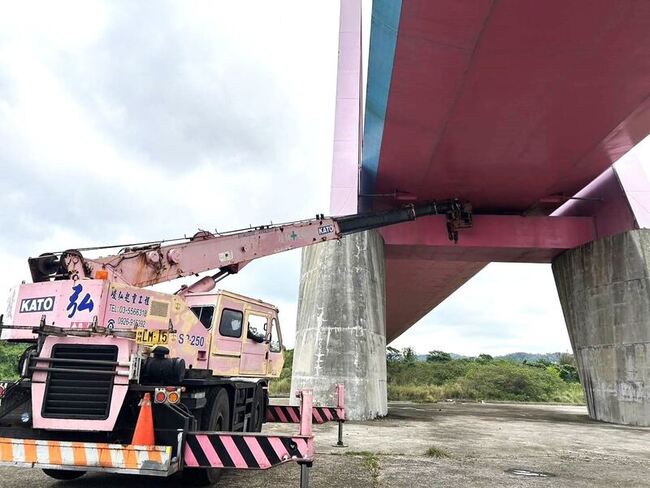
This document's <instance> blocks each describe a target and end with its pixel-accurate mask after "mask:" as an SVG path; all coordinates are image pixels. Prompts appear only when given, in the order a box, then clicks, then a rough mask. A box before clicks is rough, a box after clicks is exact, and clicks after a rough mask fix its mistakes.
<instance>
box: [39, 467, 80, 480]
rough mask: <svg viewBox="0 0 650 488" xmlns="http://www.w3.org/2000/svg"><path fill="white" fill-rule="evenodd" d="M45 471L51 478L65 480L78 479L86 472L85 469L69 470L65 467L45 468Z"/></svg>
mask: <svg viewBox="0 0 650 488" xmlns="http://www.w3.org/2000/svg"><path fill="white" fill-rule="evenodd" d="M43 473H45V474H46V475H48V476H49V477H50V478H54V479H55V480H63V481H69V480H76V479H77V478H81V477H82V476H83V475H84V474H86V472H85V471H67V470H65V469H44V470H43Z"/></svg>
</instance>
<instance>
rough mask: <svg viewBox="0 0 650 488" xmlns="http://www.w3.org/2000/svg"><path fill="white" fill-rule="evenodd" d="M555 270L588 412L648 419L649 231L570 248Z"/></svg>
mask: <svg viewBox="0 0 650 488" xmlns="http://www.w3.org/2000/svg"><path fill="white" fill-rule="evenodd" d="M553 273H554V275H555V282H556V284H557V289H558V294H559V296H560V301H561V303H562V309H563V311H564V317H565V319H566V324H567V328H568V330H569V337H570V338H571V343H572V346H573V352H574V354H575V357H576V360H577V363H578V368H579V371H580V378H581V381H582V385H583V387H584V390H585V395H586V398H587V406H588V408H589V416H590V417H591V418H593V419H596V420H603V421H605V422H613V423H619V424H628V425H640V426H650V231H649V230H632V231H628V232H624V233H622V234H617V235H615V236H612V237H606V238H603V239H599V240H597V241H595V242H592V243H590V244H586V245H584V246H581V247H579V248H576V249H573V250H571V251H567V252H565V253H564V254H562V255H560V256H559V257H558V258H556V259H555V261H554V262H553Z"/></svg>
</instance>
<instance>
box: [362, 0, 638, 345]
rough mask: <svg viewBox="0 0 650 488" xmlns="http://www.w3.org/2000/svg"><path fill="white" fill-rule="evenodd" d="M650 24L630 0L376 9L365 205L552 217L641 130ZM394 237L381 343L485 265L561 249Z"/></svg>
mask: <svg viewBox="0 0 650 488" xmlns="http://www.w3.org/2000/svg"><path fill="white" fill-rule="evenodd" d="M400 3H401V8H399V6H398V4H400ZM648 25H650V3H648V2H637V1H633V0H622V1H620V2H611V1H607V0H600V1H593V0H569V1H567V0H548V1H544V2H539V1H536V0H523V1H522V0H509V1H508V0H505V1H500V2H495V1H492V0H474V1H463V2H458V1H456V0H437V1H430V0H408V1H407V0H404V1H403V2H390V1H381V0H378V1H376V2H375V5H374V7H373V21H372V30H371V46H370V61H369V73H368V87H367V105H366V119H365V133H364V151H363V165H362V172H361V182H360V184H361V197H360V203H361V206H362V207H364V208H378V207H379V208H380V207H382V206H394V205H397V204H399V203H400V202H401V203H408V201H412V200H419V201H423V200H431V199H442V198H451V197H459V198H463V199H466V200H468V201H470V202H472V204H473V205H474V208H475V210H476V212H477V213H481V214H488V215H496V216H501V215H519V216H540V215H549V214H551V213H552V212H553V211H554V210H555V209H556V208H557V207H558V206H559V205H560V204H561V203H563V201H564V200H565V199H566V198H567V197H571V196H573V195H575V194H576V193H577V192H578V191H580V190H581V189H582V188H584V187H585V186H586V185H587V184H588V183H589V182H591V181H592V180H594V179H595V178H596V177H597V176H598V175H600V174H601V173H602V172H603V171H605V170H606V169H607V168H608V167H609V166H611V164H612V163H614V162H615V161H616V160H618V159H619V158H620V157H621V156H623V155H624V154H625V153H626V152H627V151H628V150H630V149H631V148H632V147H633V146H634V145H635V144H636V143H638V142H639V141H640V140H641V139H643V138H644V137H645V136H646V135H647V134H648V132H649V129H650V98H649V95H650V29H648ZM391 194H392V195H394V196H393V197H387V196H384V195H391ZM592 210H594V209H592ZM479 222H480V221H479V217H477V228H476V229H475V230H476V231H477V232H478V228H479ZM520 222H521V223H522V224H521V225H524V226H525V227H526V228H527V229H526V230H525V231H527V230H529V229H528V228H529V227H530V224H529V223H528V222H526V219H523V218H522V219H520ZM519 229H520V226H519V225H517V224H513V225H511V226H510V228H509V230H508V232H509V233H510V235H511V236H516V235H519V233H520V231H519ZM401 232H408V231H406V230H404V231H402V230H401V229H400V230H396V229H386V230H384V231H382V232H381V233H382V235H383V236H384V238H385V239H386V244H387V251H386V287H387V297H386V298H387V337H388V340H392V339H394V338H395V337H397V336H399V334H401V333H402V332H403V331H404V330H406V329H407V328H408V327H410V326H411V325H412V324H413V323H414V322H415V321H416V320H417V319H419V318H420V317H422V316H423V315H424V314H426V313H427V312H428V311H430V310H431V309H432V308H434V307H435V306H436V305H437V304H439V303H440V302H441V301H442V300H444V299H445V298H446V297H447V296H448V295H449V294H450V293H452V292H453V291H454V290H456V289H457V288H458V287H460V286H461V285H462V284H463V283H464V282H465V281H467V279H469V278H470V277H471V276H473V275H474V274H475V273H476V272H478V271H479V270H480V269H481V267H482V264H481V263H483V265H484V264H486V263H488V262H490V261H526V262H540V261H541V262H550V260H551V259H552V258H553V257H554V256H555V255H557V254H558V253H559V252H560V250H559V249H555V250H553V249H550V250H549V249H544V248H545V247H546V246H545V245H544V243H542V245H541V246H538V247H541V248H542V249H541V250H540V251H538V252H536V251H535V250H534V249H531V250H529V251H525V252H523V251H522V252H520V253H513V252H511V251H510V250H508V249H506V251H505V252H504V250H503V249H501V248H500V247H501V246H492V245H491V243H490V242H488V241H489V240H490V239H491V236H490V234H485V233H482V232H478V234H477V237H476V245H477V246H481V242H480V241H481V240H482V239H484V238H485V239H486V242H484V243H483V246H482V253H481V252H474V253H471V255H469V257H468V258H463V256H467V254H465V253H463V252H459V251H458V250H454V246H453V245H446V246H444V245H440V246H431V245H429V244H427V245H425V246H422V245H421V243H413V244H412V245H411V246H409V245H408V243H406V242H403V243H401V244H400V245H399V247H398V249H393V248H392V247H393V244H392V242H393V240H394V239H395V238H396V236H397V235H399V234H400V233H401ZM472 232H474V230H473V231H472ZM576 232H578V233H579V232H580V231H576ZM468 234H469V233H468ZM444 235H445V233H444V228H443V229H442V231H441V237H442V238H444ZM466 239H472V240H473V239H474V236H472V237H469V236H466V235H465V234H463V235H462V236H461V246H462V244H463V241H465V240H466ZM589 240H592V238H590V239H588V240H587V241H584V242H588V241H589ZM409 247H410V249H409ZM534 247H535V246H534V245H533V246H531V248H534ZM572 247H575V246H572ZM463 249H464V247H463Z"/></svg>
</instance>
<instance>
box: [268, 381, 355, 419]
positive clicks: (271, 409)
mask: <svg viewBox="0 0 650 488" xmlns="http://www.w3.org/2000/svg"><path fill="white" fill-rule="evenodd" d="M336 395H337V399H338V405H337V406H336V407H312V412H311V420H312V422H313V423H314V424H324V423H325V422H345V390H344V387H343V385H342V384H339V385H336ZM301 408H302V407H298V406H294V405H269V406H267V407H266V421H267V422H277V423H283V424H297V423H299V422H300V421H301V418H302V417H301V413H300V411H301Z"/></svg>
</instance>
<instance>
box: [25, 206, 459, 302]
mask: <svg viewBox="0 0 650 488" xmlns="http://www.w3.org/2000/svg"><path fill="white" fill-rule="evenodd" d="M427 215H446V216H447V230H448V233H449V238H450V240H453V241H457V240H458V230H459V229H462V228H467V227H470V226H471V224H472V215H471V207H470V205H469V204H468V203H463V202H461V201H460V200H458V199H450V200H443V201H439V202H430V203H422V204H417V205H407V206H404V207H401V208H399V209H391V210H384V211H380V212H374V213H366V214H357V215H347V216H342V217H324V216H323V215H320V216H317V217H316V218H314V219H309V220H300V221H294V222H289V223H284V224H272V225H264V226H260V227H255V228H251V229H245V230H240V231H232V232H228V233H224V234H212V233H210V232H205V231H202V232H199V233H197V234H196V235H194V236H193V237H191V238H190V239H187V240H185V241H178V242H174V243H173V244H167V245H163V244H162V243H153V244H149V245H146V246H140V247H137V248H135V247H127V248H125V249H123V250H122V252H120V253H118V254H116V255H112V256H106V257H101V258H97V259H90V258H85V257H83V256H82V255H81V252H80V251H78V250H70V251H65V252H62V253H56V254H55V253H48V254H44V255H42V256H40V257H38V258H30V259H29V265H30V269H31V272H32V278H33V280H34V282H40V281H48V280H51V279H73V280H77V279H83V278H97V277H102V278H103V279H108V280H110V281H117V282H121V283H125V284H128V285H131V286H137V287H145V286H150V285H154V284H157V283H162V282H165V281H170V280H174V279H176V278H182V277H184V276H191V275H195V274H197V273H201V272H205V271H210V270H215V269H218V270H219V272H218V273H216V274H215V275H213V276H207V277H205V278H203V279H201V280H200V281H198V282H197V283H195V284H193V285H192V286H191V287H188V288H186V289H184V290H181V292H180V294H185V293H188V292H206V291H209V290H211V289H212V288H213V287H214V284H215V283H216V282H217V281H218V280H219V279H221V278H223V277H224V276H226V275H228V274H233V273H237V272H238V271H239V270H240V269H241V268H243V267H244V266H245V265H246V264H247V263H249V262H250V261H252V260H253V259H258V258H261V257H264V256H270V255H272V254H277V253H280V252H284V251H289V250H291V249H297V248H302V247H305V246H310V245H313V244H316V243H319V242H323V241H329V240H333V239H340V238H341V237H343V236H346V235H349V234H354V233H356V232H361V231H365V230H370V229H377V228H380V227H385V226H388V225H393V224H398V223H401V222H407V221H410V220H415V219H416V218H419V217H424V216H427Z"/></svg>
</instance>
